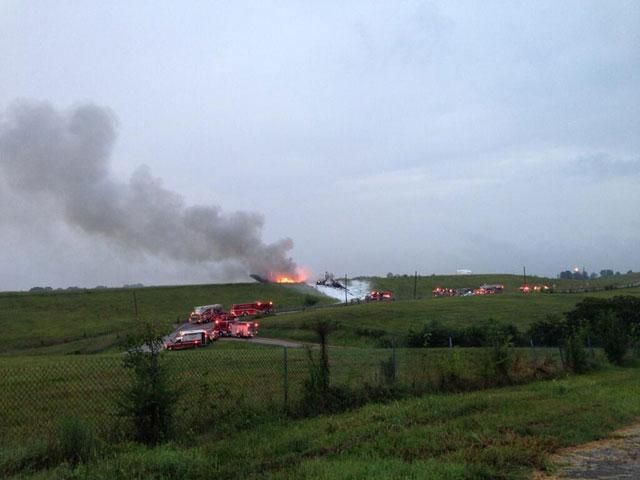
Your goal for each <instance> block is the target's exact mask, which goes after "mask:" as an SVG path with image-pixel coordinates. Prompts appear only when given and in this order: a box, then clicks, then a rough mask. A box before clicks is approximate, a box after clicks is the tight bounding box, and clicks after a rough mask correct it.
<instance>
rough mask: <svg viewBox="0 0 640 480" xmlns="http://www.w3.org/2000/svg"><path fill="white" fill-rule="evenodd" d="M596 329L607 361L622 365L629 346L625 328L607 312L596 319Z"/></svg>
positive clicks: (629, 337)
mask: <svg viewBox="0 0 640 480" xmlns="http://www.w3.org/2000/svg"><path fill="white" fill-rule="evenodd" d="M596 328H597V331H598V333H599V336H600V340H601V342H602V348H603V349H604V352H605V354H606V355H607V359H608V360H609V361H610V362H611V363H613V364H614V365H622V364H623V363H624V358H625V355H626V354H627V350H628V349H629V347H630V346H631V334H630V332H629V329H628V328H627V326H626V325H624V323H623V322H622V321H621V320H620V319H619V318H618V316H617V315H616V314H615V313H613V312H612V311H610V310H607V311H605V312H601V313H600V314H599V315H598V316H597V317H596Z"/></svg>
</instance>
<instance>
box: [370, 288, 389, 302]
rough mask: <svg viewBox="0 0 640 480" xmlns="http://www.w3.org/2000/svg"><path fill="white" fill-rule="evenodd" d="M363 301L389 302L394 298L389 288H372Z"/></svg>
mask: <svg viewBox="0 0 640 480" xmlns="http://www.w3.org/2000/svg"><path fill="white" fill-rule="evenodd" d="M364 300H365V302H390V301H392V300H395V299H394V298H393V292H392V291H391V290H373V291H372V292H371V293H370V294H369V295H367V296H366V297H364Z"/></svg>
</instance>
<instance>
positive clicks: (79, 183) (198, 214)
mask: <svg viewBox="0 0 640 480" xmlns="http://www.w3.org/2000/svg"><path fill="white" fill-rule="evenodd" d="M115 139H116V128H115V121H114V118H113V115H112V114H111V113H110V112H109V111H108V110H106V109H104V108H101V107H98V106H95V105H83V106H79V107H76V108H73V109H71V110H69V111H67V112H60V111H57V110H55V109H54V108H53V107H52V106H50V105H49V104H46V103H27V102H20V103H16V104H15V105H13V106H12V107H11V108H10V109H9V110H8V111H7V112H6V115H5V116H4V118H3V119H2V122H1V123H0V172H2V173H3V174H4V177H5V181H6V183H7V184H8V185H9V186H10V188H11V189H12V190H13V191H14V193H17V194H18V195H19V196H30V197H32V196H37V197H40V198H41V199H42V200H43V201H45V202H48V203H51V204H53V205H55V206H57V207H58V208H56V209H54V211H57V212H59V214H60V215H59V218H60V219H63V220H64V221H66V222H67V223H68V224H70V225H72V226H75V227H79V228H80V229H81V230H83V231H84V232H86V233H88V234H91V235H97V236H100V237H103V238H105V239H107V240H109V241H111V242H113V243H115V244H117V245H119V246H120V247H122V248H124V249H126V250H131V251H141V252H143V253H146V254H151V255H156V256H160V257H165V258H169V259H173V260H178V261H182V262H188V263H194V264H195V263H200V262H226V263H228V262H235V263H238V264H240V265H242V266H243V267H244V268H245V269H247V270H248V271H249V272H255V273H259V274H261V275H264V276H267V275H269V274H275V273H288V274H291V273H294V272H295V269H296V264H295V263H294V261H293V260H292V259H291V258H290V257H289V256H288V252H289V251H290V250H291V249H292V248H293V242H292V240H291V239H288V238H285V239H282V240H279V241H277V242H274V243H271V244H265V243H264V242H263V241H262V238H261V235H262V228H263V225H264V218H263V217H262V216H261V215H260V214H257V213H252V212H234V213H225V212H223V211H222V209H221V208H220V207H218V206H187V205H185V202H184V199H183V197H182V196H181V195H179V194H177V193H175V192H172V191H169V190H168V189H166V188H164V187H163V185H162V182H161V180H159V179H158V178H154V177H153V176H152V175H151V174H150V172H149V169H148V168H147V167H140V168H138V169H137V170H136V171H135V173H134V174H133V175H132V177H131V179H130V180H129V182H128V183H123V182H119V181H118V180H116V179H114V178H113V177H112V175H111V172H110V158H111V153H112V149H113V145H114V142H115ZM203 183H204V184H207V182H206V180H205V181H203ZM54 219H55V218H54ZM32 220H33V219H30V221H32ZM42 220H43V221H50V220H51V216H50V211H49V209H47V210H46V211H45V209H43V218H42Z"/></svg>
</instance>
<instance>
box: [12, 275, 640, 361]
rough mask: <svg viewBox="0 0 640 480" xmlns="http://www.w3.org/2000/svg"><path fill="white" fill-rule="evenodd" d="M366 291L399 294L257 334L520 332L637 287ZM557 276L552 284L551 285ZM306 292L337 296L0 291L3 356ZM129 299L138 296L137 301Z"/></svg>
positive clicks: (87, 344)
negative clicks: (449, 294)
mask: <svg viewBox="0 0 640 480" xmlns="http://www.w3.org/2000/svg"><path fill="white" fill-rule="evenodd" d="M368 280H369V281H370V283H371V285H372V288H379V289H391V290H393V291H394V293H395V294H396V297H397V298H398V301H396V302H393V303H391V304H369V305H350V306H349V307H344V306H343V305H339V306H334V307H329V308H312V309H308V310H307V311H305V312H299V313H292V314H287V315H280V316H276V317H271V318H268V319H265V321H264V322H263V329H262V335H264V336H275V337H283V338H289V339H295V340H303V341H315V337H314V335H313V333H312V332H311V330H310V329H309V328H308V326H309V324H311V323H313V322H314V321H315V320H317V319H319V318H326V317H331V318H333V319H335V320H337V321H339V322H340V324H341V329H340V330H339V331H338V332H337V333H336V334H334V335H333V336H332V339H331V341H332V343H335V344H338V345H359V346H378V345H379V344H380V341H379V339H380V338H381V337H385V338H390V337H392V336H400V337H402V336H404V335H406V333H407V332H408V330H409V329H410V328H414V329H417V328H420V327H421V326H422V325H424V324H425V323H426V322H428V321H430V320H440V321H442V322H444V323H447V324H450V325H453V326H460V325H466V324H469V323H473V322H478V321H484V320H487V319H489V318H494V319H496V320H504V321H508V322H511V323H514V324H516V325H518V326H519V327H520V328H522V329H526V327H527V326H528V325H530V324H531V323H532V322H534V321H536V320H540V319H544V318H545V317H546V315H548V314H551V313H557V314H562V313H563V312H565V311H568V310H570V309H572V308H573V306H574V305H575V304H576V303H577V302H579V301H580V300H582V299H583V298H584V297H585V296H587V295H595V296H611V295H619V294H639V293H640V289H639V288H634V289H624V290H611V291H602V290H600V291H597V292H593V293H587V292H581V293H574V294H544V295H542V294H535V295H528V296H527V295H522V294H521V293H519V292H518V287H519V286H520V285H521V280H522V279H521V277H520V276H518V275H498V274H496V275H493V274H491V275H457V276H428V277H418V279H417V288H416V293H417V300H413V291H414V278H413V277H395V278H370V279H368ZM529 280H530V282H531V283H547V284H550V285H555V286H556V288H557V289H564V290H574V291H579V290H584V289H585V288H599V289H603V288H605V287H610V286H614V285H628V284H632V283H634V282H638V281H640V274H631V275H620V276H616V277H609V278H606V279H597V280H593V281H589V282H583V281H573V280H558V279H543V278H537V277H531V278H529ZM552 282H553V283H552ZM483 283H502V284H503V285H505V288H506V290H505V293H504V294H502V295H496V296H485V297H462V298H458V297H454V298H432V296H431V291H432V289H433V288H435V287H436V286H445V287H452V288H458V287H474V286H479V285H481V284H483ZM307 295H313V296H315V297H316V298H317V300H318V304H317V305H318V306H319V307H326V306H330V305H331V304H332V303H335V300H333V299H331V298H328V297H325V296H322V295H318V293H317V292H316V291H315V290H313V289H311V288H306V287H304V286H300V285H273V284H271V285H269V284H258V283H246V284H220V285H187V286H169V287H147V288H137V289H105V290H100V289H96V290H83V291H78V292H50V293H0V327H2V332H3V335H2V336H1V337H0V353H10V352H15V351H20V352H22V353H34V352H35V353H43V354H45V353H46V354H57V353H77V352H81V353H92V352H100V351H105V350H108V349H109V348H111V347H113V345H114V344H115V343H116V342H117V341H118V339H119V338H121V337H123V336H125V335H126V334H127V333H128V332H130V331H131V330H132V328H134V327H135V324H136V322H135V317H136V305H137V313H138V317H139V318H140V319H142V320H153V321H157V322H160V323H163V324H166V325H167V329H169V328H170V325H171V324H172V323H174V322H176V321H184V320H185V319H186V317H187V315H188V313H189V312H190V311H191V309H192V308H193V306H194V305H205V304H212V303H221V304H223V305H224V306H226V307H228V306H229V305H230V304H232V303H241V302H249V301H254V300H257V299H269V300H273V302H274V303H275V305H276V307H277V308H278V309H284V310H286V309H290V308H293V307H300V306H302V305H303V304H304V302H305V299H306V298H307ZM134 296H135V302H134Z"/></svg>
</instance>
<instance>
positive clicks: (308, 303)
mask: <svg viewBox="0 0 640 480" xmlns="http://www.w3.org/2000/svg"><path fill="white" fill-rule="evenodd" d="M319 301H320V300H319V299H318V297H316V296H313V295H305V296H304V301H303V305H304V306H305V307H313V306H314V305H315V304H317V303H318V302H319Z"/></svg>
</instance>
